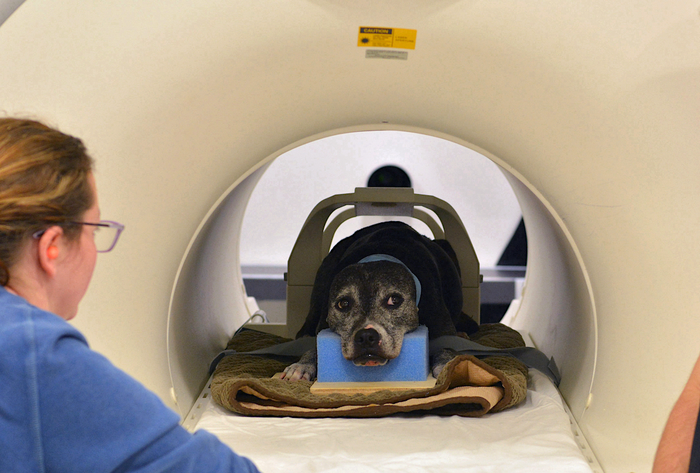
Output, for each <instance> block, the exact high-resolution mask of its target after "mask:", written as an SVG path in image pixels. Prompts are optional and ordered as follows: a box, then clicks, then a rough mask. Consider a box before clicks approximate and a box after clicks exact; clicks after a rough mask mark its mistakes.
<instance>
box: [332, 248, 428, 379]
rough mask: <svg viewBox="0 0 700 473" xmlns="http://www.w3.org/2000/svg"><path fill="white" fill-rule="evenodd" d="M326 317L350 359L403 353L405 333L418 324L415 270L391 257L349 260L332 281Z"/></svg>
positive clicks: (374, 361) (381, 359)
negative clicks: (353, 262) (389, 259)
mask: <svg viewBox="0 0 700 473" xmlns="http://www.w3.org/2000/svg"><path fill="white" fill-rule="evenodd" d="M327 320H328V326H329V328H330V329H331V330H333V331H334V332H335V333H337V334H338V335H340V338H341V345H342V351H343V356H344V357H345V358H346V359H348V360H351V361H352V362H353V363H355V364H356V365H364V366H377V365H383V364H385V363H386V362H387V361H388V360H390V359H393V358H396V357H397V356H399V353H400V352H401V345H402V343H403V336H404V334H405V333H407V332H410V331H412V330H415V329H416V328H418V307H416V285H415V282H414V280H413V276H412V275H411V273H410V272H409V271H408V269H406V268H405V267H404V266H403V265H401V264H399V263H393V262H390V261H375V262H370V263H362V264H353V265H350V266H347V267H346V268H344V269H343V270H342V271H341V272H340V273H338V275H337V276H336V277H335V279H333V283H332V284H331V290H330V297H329V307H328V318H327Z"/></svg>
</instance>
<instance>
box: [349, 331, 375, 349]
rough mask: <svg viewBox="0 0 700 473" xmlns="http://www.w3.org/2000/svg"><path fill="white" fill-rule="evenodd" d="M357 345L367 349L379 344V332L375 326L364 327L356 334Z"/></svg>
mask: <svg viewBox="0 0 700 473" xmlns="http://www.w3.org/2000/svg"><path fill="white" fill-rule="evenodd" d="M355 346H356V347H357V348H364V349H365V350H367V349H371V348H377V347H378V346H379V333H378V332H377V331H376V330H374V329H373V328H363V329H362V330H360V331H358V332H357V333H356V334H355Z"/></svg>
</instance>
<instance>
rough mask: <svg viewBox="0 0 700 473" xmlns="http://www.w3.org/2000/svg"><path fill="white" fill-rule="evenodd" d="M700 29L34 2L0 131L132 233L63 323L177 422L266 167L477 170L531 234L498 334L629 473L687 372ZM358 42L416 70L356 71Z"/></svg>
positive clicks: (608, 18)
mask: <svg viewBox="0 0 700 473" xmlns="http://www.w3.org/2000/svg"><path fill="white" fill-rule="evenodd" d="M15 3H20V2H15ZM699 7H700V5H699V4H698V3H697V2H690V1H685V0H680V1H676V2H666V1H661V0H655V1H649V2H645V3H644V4H639V3H638V2H633V1H630V0H619V1H615V2H608V1H605V2H603V1H593V2H580V1H564V2H561V1H549V0H545V1H540V2H512V1H503V2H483V1H476V0H472V1H450V0H445V1H436V2H421V1H405V2H398V1H387V2H373V1H365V0H360V1H356V2H344V1H338V0H307V1H287V2H274V1H267V0H261V1H257V2H245V3H244V2H225V1H216V2H210V3H208V4H206V5H205V4H203V3H202V2H196V1H193V0H191V1H183V2H160V1H156V0H142V1H139V2H116V1H115V2H84V1H81V0H65V1H63V2H50V1H48V0H28V1H27V2H24V3H23V4H22V5H21V7H20V8H19V9H18V10H17V11H16V12H14V14H12V16H10V17H9V19H8V20H7V21H6V22H5V23H3V24H2V26H0V64H1V65H2V66H1V67H0V109H2V111H3V112H5V113H8V114H22V115H24V116H27V115H29V116H36V117H39V118H41V119H45V120H47V121H49V122H51V123H54V124H56V125H58V126H59V127H60V128H62V129H64V130H66V131H68V132H70V133H73V134H76V135H78V136H80V137H82V138H84V141H85V142H86V144H87V146H88V148H89V149H90V150H91V151H92V154H93V156H94V157H95V158H96V160H97V162H98V168H97V180H98V186H99V188H100V199H101V207H102V214H103V215H104V216H106V217H108V218H112V219H115V220H119V221H122V222H125V223H126V225H127V228H128V230H127V231H126V232H125V234H124V236H123V241H122V242H121V243H120V247H119V248H118V250H119V251H118V252H117V253H114V254H111V255H107V256H103V257H102V258H101V262H100V264H99V265H98V268H97V270H96V273H95V276H94V280H93V284H92V287H91V291H90V292H89V294H88V296H87V297H86V298H85V300H84V302H83V304H82V306H81V315H80V316H79V317H78V319H77V321H76V325H77V326H78V327H79V328H80V329H81V330H82V331H83V332H85V333H86V335H87V337H88V340H90V342H91V344H92V346H93V347H94V348H95V349H97V350H98V351H100V352H102V353H104V354H106V355H107V356H108V357H109V358H110V359H111V360H113V361H114V363H115V364H117V365H118V366H120V367H121V368H123V369H125V370H126V371H127V372H129V373H130V374H132V375H133V376H135V377H136V378H137V379H139V380H140V381H142V382H143V383H144V384H145V385H146V386H147V387H149V388H150V389H152V390H154V391H155V392H156V393H158V394H159V395H160V396H161V397H162V398H163V400H164V401H165V402H166V403H167V404H169V405H170V406H172V407H173V408H174V409H176V410H178V411H179V412H180V413H181V414H182V415H183V416H184V415H185V414H186V413H187V412H188V411H189V409H190V408H191V407H192V405H193V403H194V401H195V399H196V398H197V396H198V395H199V393H200V391H201V389H202V386H204V383H205V381H206V379H205V377H206V368H205V365H206V364H207V363H208V361H209V360H210V359H211V356H212V354H213V353H215V352H216V351H217V350H219V349H220V348H221V346H223V344H224V343H225V342H226V340H227V339H228V338H229V337H230V335H231V333H233V331H234V330H235V329H236V328H237V327H238V326H239V325H240V324H241V323H243V321H244V320H245V319H246V318H247V316H248V313H249V308H248V307H247V306H246V299H245V293H244V290H243V289H242V282H241V272H240V264H239V261H238V247H237V244H236V241H237V240H236V235H237V234H238V233H239V232H240V225H241V222H242V218H243V214H244V211H245V206H246V202H247V199H248V197H249V196H250V194H251V192H252V190H253V189H254V187H255V184H256V181H257V180H258V179H259V178H260V176H261V174H262V173H263V172H264V169H265V166H266V165H267V164H268V163H270V162H272V161H273V160H274V159H275V158H276V157H277V156H279V155H281V154H283V153H284V152H285V151H288V150H290V149H294V148H295V147H298V146H300V145H303V144H304V143H308V142H311V141H314V140H317V139H320V138H324V137H328V136H333V135H337V134H342V133H348V132H362V131H379V130H398V131H408V132H413V133H421V134H426V135H430V136H435V137H439V138H443V139H446V140H450V141H452V142H455V143H457V144H460V145H463V146H465V147H468V148H470V149H473V150H475V151H478V152H479V153H481V154H482V155H484V156H487V157H489V158H490V159H492V160H493V161H494V162H495V163H497V164H498V165H499V166H501V168H502V169H503V170H504V173H505V174H506V176H507V178H508V180H509V182H510V183H511V185H512V187H513V190H514V192H515V194H516V196H517V198H518V200H519V202H520V205H521V208H522V211H523V216H524V219H525V223H526V225H527V229H528V240H529V251H530V252H529V259H528V272H527V279H526V287H525V291H524V294H523V298H522V301H521V303H520V307H519V310H518V312H517V314H516V316H515V320H514V321H513V324H514V325H515V326H516V327H517V328H519V329H522V330H526V331H527V332H528V333H529V334H530V336H531V337H532V340H533V342H534V343H535V344H536V345H537V346H538V347H539V348H540V349H541V350H543V351H545V352H546V353H548V354H551V355H553V356H554V357H555V358H556V360H557V363H558V364H559V367H560V369H561V371H562V375H563V381H562V384H561V386H560V391H561V393H562V395H563V397H564V399H565V400H566V403H567V404H568V406H569V408H570V409H571V412H572V415H573V417H574V418H575V419H576V421H577V423H578V425H579V427H580V429H581V431H582V433H583V435H584V436H585V438H586V439H587V441H588V443H589V444H590V446H591V448H592V450H593V451H594V452H595V455H596V457H597V458H598V460H599V461H600V463H601V465H602V467H603V469H604V470H605V471H606V472H630V471H634V472H644V471H649V470H650V468H651V461H652V458H653V453H654V450H655V448H656V444H657V442H658V439H659V436H660V433H661V430H662V428H663V425H664V422H665V419H666V417H667V415H668V413H669V411H670V408H671V406H672V404H673V402H674V400H675V398H676V397H677V395H678V393H679V391H680V389H681V387H682V385H683V384H684V382H685V379H686V377H687V375H688V373H689V371H690V368H691V366H692V363H693V362H694V360H695V359H696V357H697V356H698V352H699V350H698V342H697V339H698V336H697V334H698V333H700V313H698V312H699V311H698V307H700V291H698V289H697V288H698V281H699V280H700V269H699V268H700V264H698V263H700V247H699V246H698V245H697V244H696V238H695V233H696V232H697V230H698V229H700V205H699V203H700V190H699V189H700V186H698V183H697V181H698V177H700V159H698V153H699V151H700V128H699V127H698V125H699V124H700V87H698V84H700V10H699ZM363 26H382V27H393V28H409V29H414V30H416V32H417V37H416V42H415V49H390V50H389V53H385V54H384V53H382V54H378V56H379V57H376V56H377V54H368V51H371V50H377V49H375V48H367V47H362V46H358V29H359V27H363ZM384 49H386V48H384ZM379 50H382V48H379ZM398 52H400V53H402V54H396V53H398ZM231 314H234V315H233V316H232V315H231Z"/></svg>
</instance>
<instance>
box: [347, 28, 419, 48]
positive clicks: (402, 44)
mask: <svg viewBox="0 0 700 473" xmlns="http://www.w3.org/2000/svg"><path fill="white" fill-rule="evenodd" d="M417 33H418V31H417V30H407V29H403V28H378V27H374V26H361V27H360V35H359V37H358V38H357V45H358V46H361V47H367V48H401V49H416V35H417Z"/></svg>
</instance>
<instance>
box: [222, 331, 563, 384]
mask: <svg viewBox="0 0 700 473" xmlns="http://www.w3.org/2000/svg"><path fill="white" fill-rule="evenodd" d="M315 347H316V337H302V338H298V339H296V340H292V341H290V342H285V343H280V344H277V345H273V346H271V347H268V348H261V349H259V350H253V351H246V352H238V351H236V350H224V351H222V352H221V353H219V354H218V355H216V357H215V358H214V360H213V361H212V362H211V365H210V366H209V374H210V375H211V374H212V373H213V372H214V370H215V369H216V366H217V365H218V364H219V362H220V361H221V360H222V359H223V358H224V357H226V356H229V355H260V356H272V357H296V358H298V357H300V356H301V355H303V354H304V353H306V352H307V351H309V350H311V349H313V348H315ZM445 348H450V349H452V350H455V351H456V352H457V353H459V354H460V355H472V356H476V357H486V356H512V357H514V358H517V359H518V360H520V361H521V362H523V363H524V364H525V365H526V366H527V367H528V368H534V369H536V370H538V371H541V372H542V373H544V374H545V375H546V376H547V377H548V378H549V379H550V380H551V381H552V382H553V383H554V384H555V385H556V386H559V383H560V382H561V376H560V375H559V370H558V369H557V365H556V363H555V362H554V358H547V355H545V354H544V353H542V352H541V351H539V350H537V349H536V348H531V347H519V348H503V349H501V348H492V347H487V346H484V345H481V344H479V343H476V342H473V341H471V340H467V339H465V338H461V337H457V336H455V335H446V336H443V337H438V338H436V339H434V340H430V342H429V351H430V354H431V355H433V354H435V353H436V352H438V351H440V350H443V349H445Z"/></svg>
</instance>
